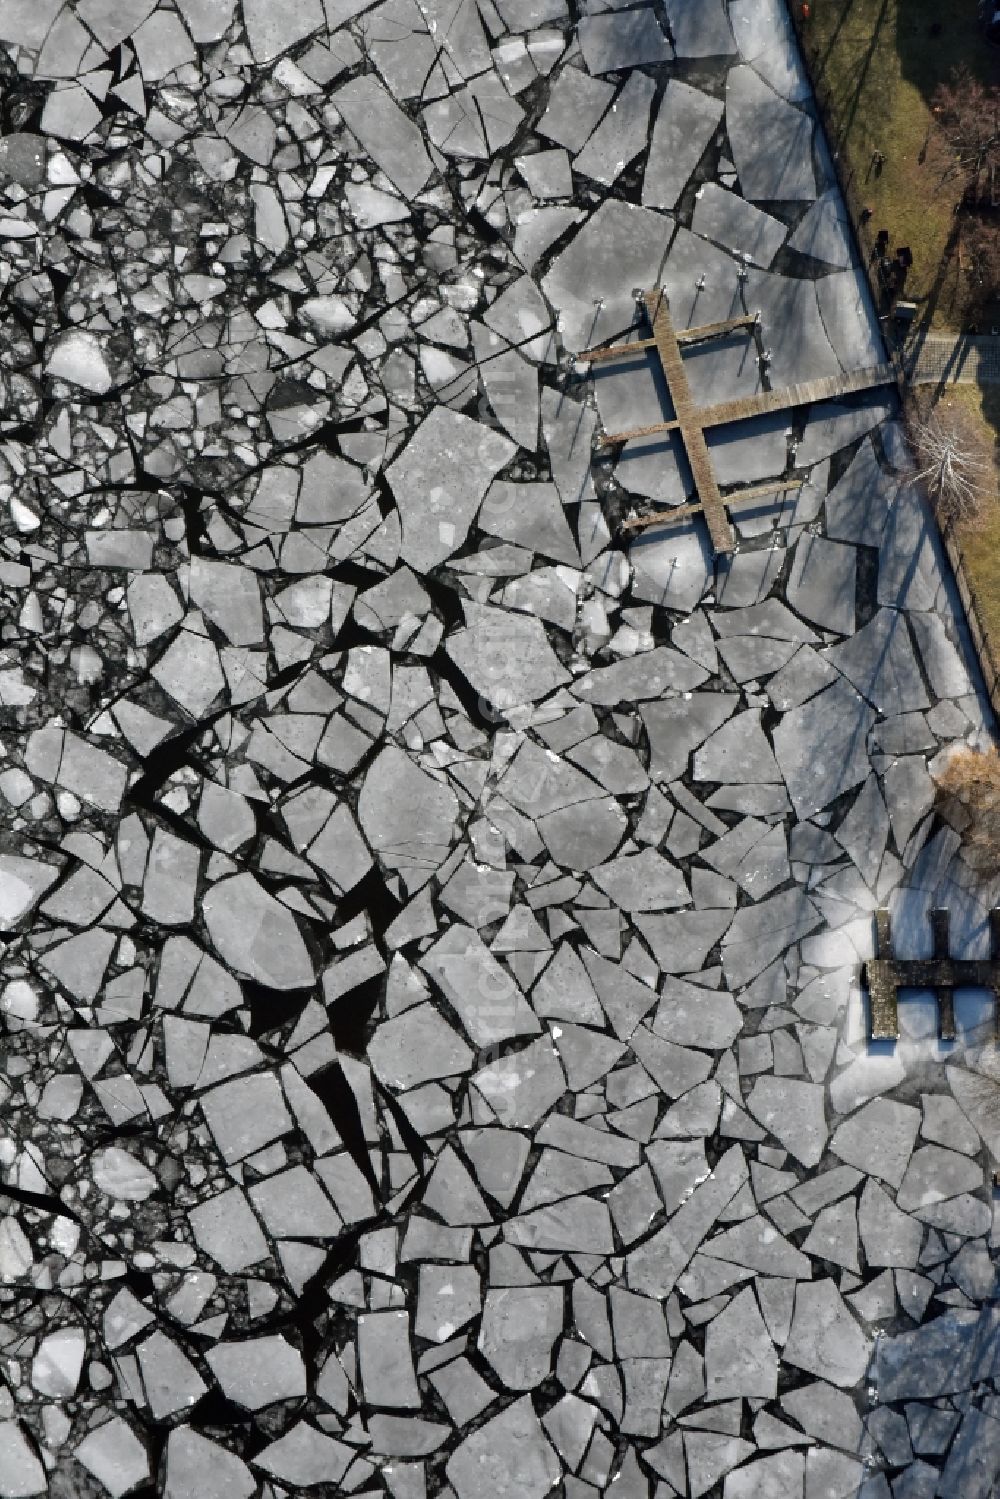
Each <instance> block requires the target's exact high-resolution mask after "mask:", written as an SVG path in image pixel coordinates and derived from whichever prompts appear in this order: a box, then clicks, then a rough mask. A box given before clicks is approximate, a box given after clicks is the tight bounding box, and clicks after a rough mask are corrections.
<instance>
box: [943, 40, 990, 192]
mask: <svg viewBox="0 0 1000 1499" xmlns="http://www.w3.org/2000/svg"><path fill="white" fill-rule="evenodd" d="M932 105H933V110H934V115H935V118H936V120H937V123H938V127H939V129H940V131H941V134H942V136H943V137H944V140H945V143H946V144H947V146H948V148H949V150H950V152H951V155H952V158H953V160H952V165H951V171H952V173H955V172H957V173H958V174H959V175H960V176H961V177H963V178H964V180H965V182H966V184H967V185H968V186H969V187H971V188H972V189H973V190H975V189H976V188H977V187H978V184H979V180H980V178H981V176H982V174H983V173H984V172H986V171H987V170H988V169H989V168H990V167H996V166H1000V88H997V87H996V86H995V85H993V84H985V83H980V81H979V79H978V78H975V77H973V75H972V73H970V71H969V69H968V68H967V67H961V68H954V69H953V70H952V75H951V79H950V81H949V82H948V83H939V84H938V86H937V88H936V90H935V92H934V98H933V101H932Z"/></svg>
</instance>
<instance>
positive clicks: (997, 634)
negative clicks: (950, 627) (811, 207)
mask: <svg viewBox="0 0 1000 1499" xmlns="http://www.w3.org/2000/svg"><path fill="white" fill-rule="evenodd" d="M790 3H791V7H792V13H793V16H794V18H795V22H796V28H797V30H798V33H799V38H800V41H801V45H802V47H803V50H804V51H805V53H806V56H807V58H808V59H809V64H810V72H811V74H812V76H813V80H814V83H815V86H816V93H817V97H818V99H819V102H820V105H821V108H822V111H823V115H824V121H825V125H826V128H827V131H828V134H829V136H830V146H831V149H832V150H834V151H839V153H840V159H841V163H842V166H843V168H844V173H843V175H844V178H845V184H846V191H847V199H848V207H849V209H850V211H851V215H852V217H853V219H854V222H855V225H856V227H857V228H858V234H859V238H860V239H861V243H862V246H863V248H864V249H865V250H867V249H869V248H870V246H871V244H872V243H873V242H874V237H875V233H876V231H877V230H878V229H881V228H885V229H888V230H889V232H890V236H891V243H892V245H893V246H894V247H895V246H896V245H900V244H908V245H909V246H910V248H911V250H912V251H913V256H914V264H913V268H912V270H911V272H910V276H909V279H908V281H907V286H906V295H907V297H910V298H912V299H913V300H915V301H917V302H918V303H919V305H920V311H919V313H918V322H919V323H920V324H921V325H923V326H930V327H932V328H935V329H941V330H944V329H948V328H959V327H961V326H962V323H963V321H964V316H965V298H966V288H965V286H964V284H963V274H962V267H961V252H960V247H959V246H958V245H957V243H956V238H957V237H956V231H955V226H956V218H955V212H954V210H955V207H956V204H957V202H958V199H959V184H958V182H957V180H956V179H955V178H949V179H946V180H942V174H943V169H944V166H945V164H946V158H944V157H943V155H942V153H941V150H940V147H939V145H938V143H937V141H936V139H935V137H934V135H933V133H932V128H931V127H932V123H933V116H932V114H931V107H930V101H931V99H932V97H933V94H934V90H935V89H936V87H937V85H938V83H940V82H943V81H945V80H947V79H948V77H949V76H950V73H951V70H952V68H954V67H956V66H959V65H961V64H963V63H964V64H965V65H966V66H968V67H969V68H970V69H971V70H972V71H973V72H974V73H976V74H977V75H978V76H979V77H980V78H982V79H984V81H990V82H994V83H998V82H1000V51H998V50H997V49H995V48H991V47H988V46H987V45H986V43H985V41H984V40H983V37H982V34H981V33H980V31H979V29H978V27H977V24H976V4H975V0H957V3H955V4H953V5H950V6H948V5H942V4H941V0H810V3H811V9H812V14H811V16H810V17H809V19H808V20H804V19H802V18H801V15H800V10H801V6H800V0H790ZM935 22H940V24H941V31H940V34H939V35H937V36H932V35H931V29H930V28H931V25H932V24H933V23H935ZM875 150H881V151H884V152H885V156H886V161H885V165H884V167H883V169H882V171H881V173H880V175H879V176H875V175H874V174H873V173H872V172H871V170H870V166H871V158H872V152H873V151H875ZM865 207H868V208H870V209H871V218H870V219H869V221H868V224H867V226H866V225H863V224H860V223H859V216H860V213H861V210H862V209H863V208H865ZM916 395H917V399H918V402H919V403H920V404H921V406H923V405H924V403H925V402H926V401H928V400H930V399H931V398H932V396H931V390H930V388H929V387H919V388H918V389H917V392H916ZM942 400H943V401H945V402H949V401H958V402H961V403H962V404H963V405H964V406H965V407H966V409H967V410H969V411H971V412H972V413H973V414H974V415H975V416H976V417H977V418H978V419H979V420H980V421H981V422H982V424H983V433H984V436H985V437H986V438H987V441H988V442H990V443H991V445H992V446H993V449H994V452H1000V448H998V446H997V445H998V444H1000V435H998V434H1000V386H983V387H978V386H973V385H955V386H951V387H950V388H949V389H948V391H947V392H946V393H945V395H944V396H943V397H942ZM998 477H1000V468H998ZM957 540H958V542H959V547H960V550H961V553H962V560H963V564H964V566H965V571H966V576H967V578H968V582H969V587H970V589H971V590H972V593H973V595H974V598H975V605H976V612H977V614H978V616H979V621H980V624H981V626H982V628H983V630H984V632H985V633H986V635H987V637H988V639H989V642H990V647H991V650H992V653H993V656H994V658H995V659H996V660H998V661H1000V484H998V499H997V501H995V502H994V503H993V504H991V505H988V506H987V509H986V513H985V514H984V516H983V517H982V518H981V520H980V521H979V523H978V524H977V525H976V526H966V527H964V528H962V529H961V530H960V532H959V533H958V537H957Z"/></svg>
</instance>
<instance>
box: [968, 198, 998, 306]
mask: <svg viewBox="0 0 1000 1499" xmlns="http://www.w3.org/2000/svg"><path fill="white" fill-rule="evenodd" d="M962 258H963V260H964V262H965V270H966V275H967V277H968V285H969V306H968V310H969V311H970V312H977V313H978V312H981V311H982V309H983V308H984V307H985V306H986V304H987V303H988V302H992V301H994V300H995V299H996V298H997V297H998V296H1000V224H997V223H995V222H994V221H992V220H990V219H985V218H980V217H979V216H978V215H970V217H968V218H967V219H964V220H963V222H962Z"/></svg>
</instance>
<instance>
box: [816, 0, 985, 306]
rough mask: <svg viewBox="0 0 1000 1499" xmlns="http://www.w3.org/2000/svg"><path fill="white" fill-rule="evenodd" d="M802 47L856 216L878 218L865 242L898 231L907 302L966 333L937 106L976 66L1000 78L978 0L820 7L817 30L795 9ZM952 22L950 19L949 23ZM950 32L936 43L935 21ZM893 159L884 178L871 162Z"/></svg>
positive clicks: (847, 1)
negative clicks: (958, 69)
mask: <svg viewBox="0 0 1000 1499" xmlns="http://www.w3.org/2000/svg"><path fill="white" fill-rule="evenodd" d="M793 10H794V13H795V15H796V18H797V20H798V31H799V36H800V38H801V42H802V46H803V48H804V50H805V52H806V55H807V56H808V58H809V61H810V68H811V72H812V74H813V78H814V80H815V83H816V91H817V94H818V95H819V97H820V100H821V102H822V104H823V107H824V112H825V114H826V123H827V128H828V129H829V131H830V133H831V135H832V137H833V139H832V143H831V144H832V147H833V149H835V150H838V149H839V151H840V155H841V159H842V161H843V163H844V167H845V178H846V183H847V189H848V197H849V199H850V200H851V201H850V207H851V210H852V213H853V214H854V216H855V218H857V216H858V214H859V212H860V210H861V209H862V208H864V207H869V208H870V209H871V219H870V220H869V223H868V227H867V230H865V229H862V231H861V234H862V240H863V242H864V243H865V244H866V247H867V245H868V244H870V243H871V242H872V240H873V239H874V234H875V231H876V230H877V229H881V228H885V229H888V230H889V232H890V235H891V241H892V244H893V245H894V246H895V245H900V244H904V245H906V244H908V245H909V246H910V248H911V249H912V251H913V255H914V265H913V269H912V271H911V272H910V277H909V280H908V282H907V296H910V297H913V298H914V299H915V300H919V301H921V303H922V309H921V321H924V322H926V321H930V322H931V324H932V326H935V327H953V326H960V325H961V321H962V305H963V286H962V274H961V269H960V266H959V255H958V254H957V253H956V247H955V244H954V223H955V220H954V213H953V210H954V207H955V204H956V202H957V200H958V197H959V188H958V184H957V182H956V181H955V180H954V179H951V180H949V181H944V182H942V180H941V178H942V170H943V166H944V162H943V161H942V158H941V156H940V154H939V151H938V148H937V145H936V142H935V140H934V138H933V136H932V134H931V125H932V119H933V117H932V115H931V110H930V100H931V97H932V96H933V93H934V90H935V88H936V87H937V84H938V83H939V82H941V81H943V80H945V79H947V77H948V76H949V74H950V71H951V69H952V68H953V67H954V66H956V65H958V64H960V63H963V62H964V63H966V64H967V65H968V66H969V67H970V68H972V69H973V70H974V71H976V72H978V73H979V74H980V76H982V77H983V78H990V77H993V78H1000V64H998V58H1000V53H998V52H996V51H995V50H994V49H992V48H989V47H987V46H986V44H985V42H984V41H983V38H982V34H981V33H980V32H979V30H978V28H977V25H976V6H975V0H958V3H957V4H955V5H953V6H943V5H942V4H941V0H813V3H812V14H811V16H810V18H809V19H808V20H801V19H800V18H799V11H800V6H799V5H798V3H794V4H793ZM942 16H943V17H944V19H943V20H942V19H941V18H942ZM936 21H940V24H941V28H942V29H941V32H940V35H938V36H932V35H931V31H930V28H931V25H932V23H934V22H936ZM875 150H881V151H884V152H885V156H886V161H885V165H884V167H883V168H882V171H881V173H880V175H878V176H876V175H875V174H874V173H873V172H872V170H871V159H872V152H873V151H875Z"/></svg>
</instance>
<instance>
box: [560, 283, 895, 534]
mask: <svg viewBox="0 0 1000 1499" xmlns="http://www.w3.org/2000/svg"><path fill="white" fill-rule="evenodd" d="M642 301H643V305H644V306H645V309H646V315H647V317H648V318H649V324H650V327H651V329H652V337H651V338H641V339H637V340H635V341H634V342H633V343H627V344H614V345H613V346H612V347H610V348H606V349H586V350H585V351H584V352H583V353H582V354H579V355H578V356H577V357H578V358H579V359H581V360H583V361H585V362H587V363H589V364H597V363H599V362H601V361H603V360H605V359H621V358H629V357H631V358H634V357H635V355H636V354H637V353H640V352H641V351H642V350H643V349H655V350H656V352H657V354H658V355H659V358H660V365H661V367H662V369H663V375H664V378H665V379H666V382H667V388H668V390H669V392H670V399H671V402H672V403H673V408H674V413H675V414H674V416H673V417H672V418H671V419H670V420H668V421H662V422H653V423H652V425H651V426H646V427H632V428H631V429H630V430H628V431H626V432H609V433H605V435H604V437H603V438H602V440H601V441H602V446H604V447H610V446H612V445H614V444H616V443H623V442H629V441H630V440H631V439H632V438H635V437H650V436H652V435H654V434H655V433H657V432H679V433H680V435H681V441H682V442H683V444H684V451H685V453H686V454H687V459H688V463H689V464H690V466H691V472H692V474H693V475H694V482H695V489H696V491H697V494H698V499H697V501H696V502H695V503H694V504H691V505H679V506H678V507H677V508H676V509H674V510H668V511H662V512H658V513H657V514H656V515H653V516H643V517H641V518H639V519H637V520H635V521H626V522H625V528H626V529H629V530H639V529H642V528H644V527H646V526H651V525H670V524H673V523H674V522H676V521H680V520H684V519H686V518H687V517H688V516H690V515H696V514H699V513H700V514H703V515H704V517H705V521H706V523H707V525H708V533H709V536H710V537H711V540H712V549H713V551H715V552H716V553H720V552H722V553H726V552H732V551H734V550H735V546H736V539H735V537H734V535H733V528H732V526H731V524H730V521H729V514H728V510H729V508H731V507H732V506H733V505H744V504H747V503H748V502H749V501H751V500H756V499H759V498H760V497H761V496H762V495H767V494H775V493H777V492H778V491H779V490H784V489H794V488H796V487H797V485H798V483H799V482H800V481H799V480H797V479H779V480H775V481H773V482H771V483H768V484H755V485H753V486H752V487H750V488H745V489H740V490H737V491H736V492H735V493H730V494H727V495H723V494H722V492H721V491H720V489H719V485H718V481H717V479H716V477H715V473H714V470H713V468H712V458H711V454H710V453H709V451H708V444H707V443H706V441H705V431H706V429H707V428H709V427H721V426H723V425H725V424H726V423H727V422H738V421H745V420H746V419H747V418H748V417H751V416H760V415H762V414H764V413H766V412H770V411H781V410H783V409H784V408H786V407H788V406H803V405H807V404H808V403H809V402H811V401H827V400H833V399H835V398H836V397H837V396H843V395H848V394H849V393H851V392H852V391H856V390H870V389H872V388H873V387H874V386H878V385H891V384H893V383H894V382H895V379H896V372H895V370H894V369H893V367H892V366H891V365H888V364H878V365H874V366H872V367H871V368H870V369H864V370H857V371H856V372H855V373H854V374H851V375H847V374H842V375H832V376H828V377H826V378H824V379H820V380H811V381H809V382H808V383H806V384H803V385H788V386H786V387H785V388H784V389H782V390H764V391H759V392H758V393H757V394H756V395H753V396H741V397H739V398H737V399H736V400H732V401H720V402H718V403H717V404H715V405H713V406H702V407H698V406H696V405H695V402H694V398H693V396H692V393H691V385H690V382H689V381H688V377H687V372H686V370H685V368H684V359H683V356H682V352H681V347H682V345H685V344H692V343H698V342H701V341H702V340H703V339H707V338H718V337H721V336H723V335H724V334H727V333H732V332H733V331H734V330H736V329H740V328H747V329H749V328H753V327H755V326H756V325H757V323H758V322H759V321H760V314H759V313H746V314H744V315H743V316H742V317H736V318H728V319H726V320H725V321H724V322H719V323H703V324H702V325H701V326H700V327H697V328H683V329H679V330H678V329H675V328H674V325H673V320H672V318H671V316H670V308H669V305H668V303H667V298H666V294H665V293H664V292H663V291H662V290H659V291H647V292H643V294H642Z"/></svg>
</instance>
